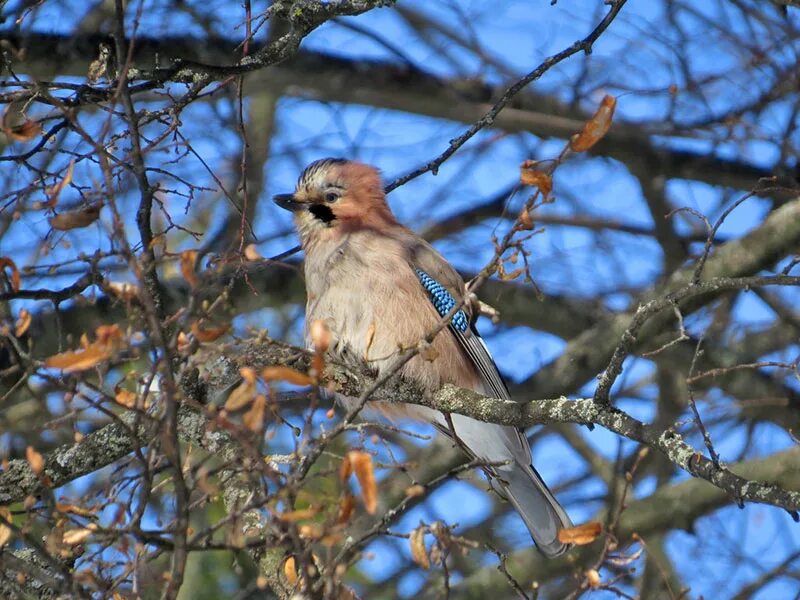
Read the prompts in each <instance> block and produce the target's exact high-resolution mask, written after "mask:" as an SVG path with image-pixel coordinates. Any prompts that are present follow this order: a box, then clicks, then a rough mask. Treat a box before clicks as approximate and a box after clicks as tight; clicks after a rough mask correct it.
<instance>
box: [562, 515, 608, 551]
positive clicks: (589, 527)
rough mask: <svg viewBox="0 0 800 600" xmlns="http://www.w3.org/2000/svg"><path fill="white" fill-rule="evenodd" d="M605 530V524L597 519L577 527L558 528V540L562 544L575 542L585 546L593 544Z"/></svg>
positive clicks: (577, 544)
mask: <svg viewBox="0 0 800 600" xmlns="http://www.w3.org/2000/svg"><path fill="white" fill-rule="evenodd" d="M601 531H603V526H602V525H600V523H598V522H597V521H592V522H590V523H584V524H583V525H578V526H577V527H569V528H568V529H559V530H558V541H559V542H561V543H562V544H575V545H576V546H585V545H586V544H591V543H592V542H593V541H595V540H596V539H597V536H598V535H600V532H601Z"/></svg>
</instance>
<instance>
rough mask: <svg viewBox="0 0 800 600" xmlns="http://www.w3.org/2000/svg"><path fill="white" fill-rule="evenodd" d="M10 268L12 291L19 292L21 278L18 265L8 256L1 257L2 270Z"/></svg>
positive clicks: (0, 265)
mask: <svg viewBox="0 0 800 600" xmlns="http://www.w3.org/2000/svg"><path fill="white" fill-rule="evenodd" d="M6 267H8V268H9V269H11V289H12V290H13V291H15V292H18V291H19V286H20V276H19V269H17V264H16V263H15V262H14V261H13V260H11V259H10V258H8V257H7V256H0V269H2V270H5V268H6Z"/></svg>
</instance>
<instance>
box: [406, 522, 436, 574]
mask: <svg viewBox="0 0 800 600" xmlns="http://www.w3.org/2000/svg"><path fill="white" fill-rule="evenodd" d="M408 543H409V545H410V546H411V558H412V559H413V560H414V562H415V563H417V564H418V565H419V566H420V567H422V568H423V569H430V567H431V561H430V559H429V558H428V553H427V552H426V550H425V527H424V526H422V525H420V526H419V527H417V528H416V529H415V530H414V531H412V532H411V535H410V536H409V537H408Z"/></svg>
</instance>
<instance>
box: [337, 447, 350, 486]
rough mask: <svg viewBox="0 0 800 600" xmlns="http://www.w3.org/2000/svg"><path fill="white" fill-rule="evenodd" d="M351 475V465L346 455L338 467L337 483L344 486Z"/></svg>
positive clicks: (348, 456)
mask: <svg viewBox="0 0 800 600" xmlns="http://www.w3.org/2000/svg"><path fill="white" fill-rule="evenodd" d="M352 474H353V463H351V462H350V455H349V454H346V455H345V457H344V460H343V461H342V464H341V465H340V466H339V483H341V484H342V485H345V484H346V483H347V480H348V479H350V475H352Z"/></svg>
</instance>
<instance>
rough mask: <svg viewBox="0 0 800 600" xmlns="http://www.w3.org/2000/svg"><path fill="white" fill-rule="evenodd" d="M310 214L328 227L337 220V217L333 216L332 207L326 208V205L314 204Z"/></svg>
mask: <svg viewBox="0 0 800 600" xmlns="http://www.w3.org/2000/svg"><path fill="white" fill-rule="evenodd" d="M308 212H310V213H311V214H312V215H314V216H315V217H316V218H317V219H319V220H320V221H322V222H323V223H325V224H326V225H329V224H330V223H331V221H333V220H335V219H336V215H334V214H333V211H332V210H331V208H330V206H325V205H324V204H312V205H311V207H310V208H309V209H308Z"/></svg>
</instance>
